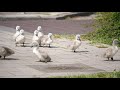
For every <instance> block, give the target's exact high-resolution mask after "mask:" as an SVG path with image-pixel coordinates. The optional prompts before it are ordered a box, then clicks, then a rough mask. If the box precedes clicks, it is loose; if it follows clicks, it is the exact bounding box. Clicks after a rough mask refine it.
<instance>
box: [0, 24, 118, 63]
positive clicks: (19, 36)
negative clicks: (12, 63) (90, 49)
mask: <svg viewBox="0 0 120 90" xmlns="http://www.w3.org/2000/svg"><path fill="white" fill-rule="evenodd" d="M52 36H53V34H52V33H48V35H47V36H46V35H44V33H43V32H42V27H41V26H38V27H37V30H35V31H34V35H33V38H32V42H31V47H32V48H33V53H34V54H35V55H36V56H37V57H38V58H39V61H40V62H46V63H47V62H50V61H51V57H50V56H49V55H48V54H47V52H45V51H42V50H40V49H39V47H42V46H44V45H47V46H48V47H51V43H53V38H52ZM13 40H14V41H15V46H17V45H18V44H22V45H23V47H24V46H25V45H24V44H25V41H26V38H25V36H24V30H23V29H20V26H16V33H15V34H14V35H13ZM81 42H82V41H81V38H80V35H79V34H77V35H76V36H75V40H74V41H73V44H71V45H69V46H68V48H69V49H71V50H72V51H73V52H76V49H77V48H79V46H80V45H81ZM119 43H120V42H119V41H118V39H114V40H113V43H112V46H110V47H108V48H107V50H106V51H105V52H104V54H103V57H105V58H107V59H108V60H109V59H111V60H113V56H114V55H115V54H116V53H117V52H118V44H119ZM12 54H15V52H14V51H13V50H12V49H10V48H8V47H5V46H0V58H2V57H3V58H4V59H5V57H6V56H10V55H12Z"/></svg>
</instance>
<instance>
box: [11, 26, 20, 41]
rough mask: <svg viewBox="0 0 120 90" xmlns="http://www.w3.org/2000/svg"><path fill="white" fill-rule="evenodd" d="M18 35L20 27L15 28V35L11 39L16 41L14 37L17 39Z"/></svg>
mask: <svg viewBox="0 0 120 90" xmlns="http://www.w3.org/2000/svg"><path fill="white" fill-rule="evenodd" d="M19 34H20V26H16V33H15V34H14V35H13V39H14V40H16V37H18V36H19Z"/></svg>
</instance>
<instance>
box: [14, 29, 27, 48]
mask: <svg viewBox="0 0 120 90" xmlns="http://www.w3.org/2000/svg"><path fill="white" fill-rule="evenodd" d="M24 43H25V36H24V30H23V29H21V30H20V34H19V36H18V37H17V38H16V42H15V44H16V46H17V44H23V46H24Z"/></svg>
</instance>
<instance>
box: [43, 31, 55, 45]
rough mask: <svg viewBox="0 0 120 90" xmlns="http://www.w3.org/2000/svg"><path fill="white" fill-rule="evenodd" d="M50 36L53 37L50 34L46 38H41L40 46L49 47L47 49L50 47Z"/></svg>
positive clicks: (51, 40)
mask: <svg viewBox="0 0 120 90" xmlns="http://www.w3.org/2000/svg"><path fill="white" fill-rule="evenodd" d="M52 36H53V34H52V33H48V35H47V37H45V36H44V37H43V38H42V42H41V44H42V45H49V47H50V45H51V43H52V42H53V39H52Z"/></svg>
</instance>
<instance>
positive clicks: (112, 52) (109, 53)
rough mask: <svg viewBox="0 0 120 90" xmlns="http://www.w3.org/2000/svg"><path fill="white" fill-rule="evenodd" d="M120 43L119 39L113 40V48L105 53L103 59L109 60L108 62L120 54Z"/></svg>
mask: <svg viewBox="0 0 120 90" xmlns="http://www.w3.org/2000/svg"><path fill="white" fill-rule="evenodd" d="M119 43H120V42H119V41H118V39H114V40H113V43H112V46H111V47H109V48H108V49H107V50H106V51H105V53H104V55H103V57H105V58H108V60H109V58H111V60H113V56H114V55H115V54H116V53H117V52H118V44H119Z"/></svg>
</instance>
